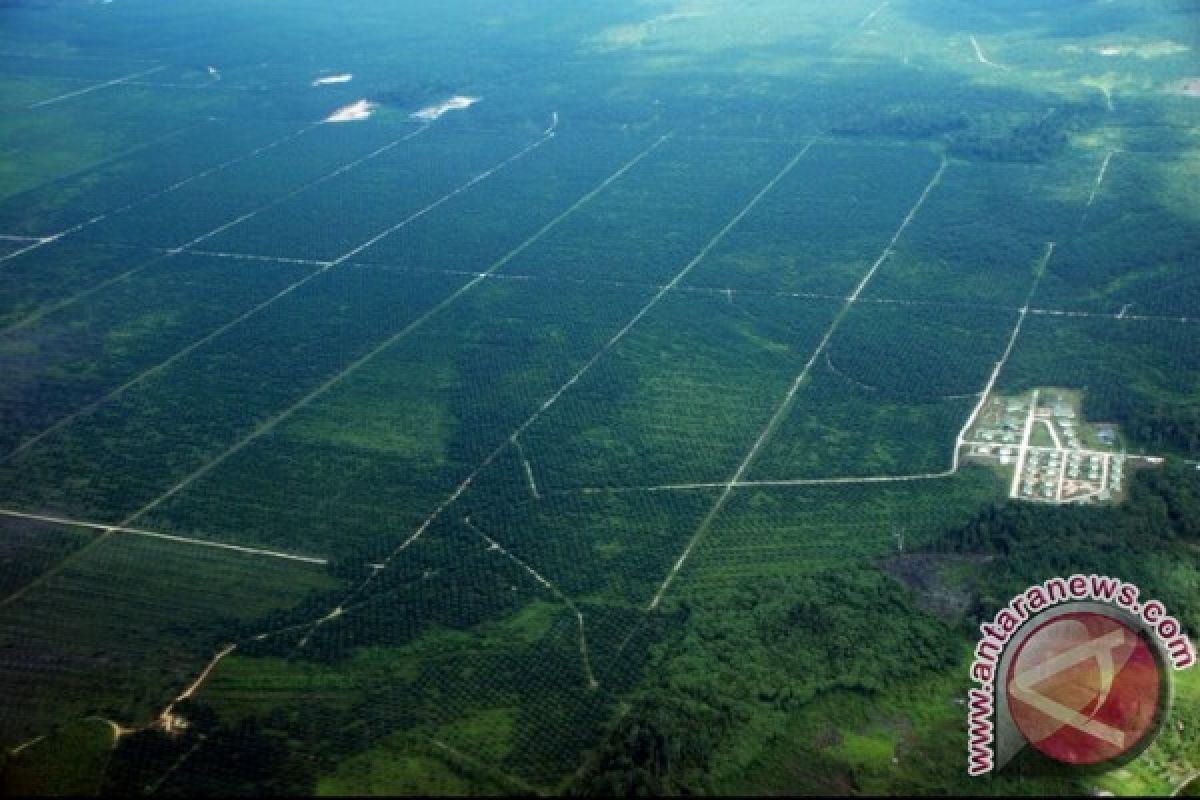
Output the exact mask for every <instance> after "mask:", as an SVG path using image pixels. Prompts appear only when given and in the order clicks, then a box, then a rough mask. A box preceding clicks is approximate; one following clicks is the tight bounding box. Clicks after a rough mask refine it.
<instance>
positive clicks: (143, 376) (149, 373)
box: [0, 126, 428, 464]
mask: <svg viewBox="0 0 1200 800" xmlns="http://www.w3.org/2000/svg"><path fill="white" fill-rule="evenodd" d="M426 130H428V126H425V127H422V128H418V129H417V130H415V131H413V132H412V133H409V134H407V135H406V136H403V137H401V138H399V139H396V140H394V141H391V142H389V143H388V144H386V145H384V146H383V147H380V148H378V149H376V150H374V151H372V152H371V153H368V154H367V155H365V156H363V157H361V158H359V159H356V160H355V161H351V162H349V163H347V164H343V165H342V166H341V167H338V168H337V169H336V170H334V171H333V172H330V173H327V174H325V175H322V176H320V177H319V178H317V179H315V180H313V181H309V182H308V183H306V184H304V185H303V186H300V187H298V188H296V189H293V190H292V191H291V192H288V193H287V194H285V195H282V196H280V197H277V198H275V199H274V200H272V201H271V202H270V203H268V204H267V205H264V206H260V207H258V208H256V209H254V210H253V211H249V212H247V213H245V214H242V215H241V216H240V217H238V218H237V219H235V220H232V221H230V222H226V223H225V224H223V225H221V226H219V227H217V228H214V229H213V230H211V231H209V232H208V233H205V234H204V235H202V236H199V237H197V238H195V239H193V240H192V241H190V242H188V243H187V244H185V245H183V246H182V247H178V248H174V249H172V250H170V251H168V254H167V256H166V257H167V258H169V257H171V256H175V255H178V254H179V253H182V252H184V251H187V250H188V249H189V248H191V247H192V245H194V244H198V243H200V242H202V241H204V240H205V239H208V238H209V237H211V236H216V235H217V234H219V233H221V232H222V231H225V230H228V229H229V228H232V227H234V226H235V225H238V224H239V223H242V222H245V221H246V220H248V219H250V218H252V217H254V216H257V215H258V214H261V213H262V212H264V211H268V210H270V209H272V208H274V207H275V206H277V205H279V204H280V203H285V202H287V201H288V200H290V199H292V198H293V197H295V196H296V195H299V194H301V193H303V192H305V191H308V190H309V189H312V188H313V187H314V186H318V185H320V184H322V183H324V182H326V181H328V180H332V179H333V178H336V177H337V176H339V175H342V174H345V173H346V172H349V171H350V170H352V169H355V168H356V167H358V166H361V165H362V164H364V163H366V162H367V161H370V160H371V159H374V158H376V157H378V156H380V155H383V154H384V153H386V152H388V151H390V150H392V149H393V148H395V147H397V146H398V145H400V144H402V143H404V142H406V141H408V140H409V139H412V138H413V137H415V136H418V135H420V134H421V133H423V132H425V131H426ZM337 263H338V262H336V261H331V262H329V263H327V264H325V265H324V266H323V267H321V268H320V269H317V270H314V271H312V272H310V273H309V274H307V275H305V276H304V277H303V278H300V279H299V280H297V281H293V282H292V283H291V284H289V285H288V286H285V287H284V288H283V289H282V290H281V291H279V292H277V293H275V294H274V295H272V296H271V297H268V298H267V299H266V300H264V301H262V302H260V303H259V304H258V305H256V306H254V307H252V308H250V309H249V310H248V311H246V312H244V313H242V314H240V315H239V316H237V317H235V318H233V319H232V320H230V321H229V322H226V323H225V324H223V325H220V326H218V327H216V328H214V329H213V330H211V331H209V332H208V333H207V334H205V335H204V336H201V337H200V338H199V339H196V340H194V341H192V342H191V343H190V344H188V345H187V346H186V347H184V348H183V349H182V350H179V351H177V352H176V353H175V354H173V355H171V356H169V357H168V358H167V359H166V360H164V361H160V362H159V363H158V364H156V365H154V366H153V367H150V368H149V369H147V370H144V371H143V372H141V373H139V374H137V375H135V376H134V377H132V378H130V379H129V380H128V381H126V382H125V383H123V384H121V385H120V386H118V387H116V388H115V389H113V390H111V391H109V392H108V393H107V394H104V395H102V396H100V397H99V398H97V399H96V400H93V401H92V402H90V403H88V404H87V405H85V406H83V407H82V408H80V409H78V410H76V411H74V412H72V413H70V414H68V415H67V416H65V417H62V418H60V419H59V420H57V421H56V422H54V423H53V424H51V425H50V426H49V427H48V428H46V429H44V430H42V431H41V432H40V433H38V434H36V435H35V436H33V437H31V438H29V439H26V440H25V441H24V442H22V443H21V444H20V445H18V446H17V447H16V448H15V449H13V450H11V451H9V452H8V453H6V454H5V455H3V456H0V464H4V463H7V462H8V461H9V460H11V459H12V458H14V457H16V456H17V455H19V454H21V453H23V452H25V451H26V450H28V449H29V448H31V447H33V446H34V445H36V444H37V443H38V442H40V441H42V440H43V439H45V438H46V437H47V436H50V435H52V434H53V433H54V432H55V431H58V430H61V429H62V428H64V427H66V426H67V425H69V424H71V423H72V422H74V421H75V420H77V419H79V418H80V417H81V416H84V415H86V414H90V413H92V412H93V411H95V410H96V409H97V408H99V407H100V406H102V405H104V404H105V403H107V402H109V401H111V400H113V399H115V398H117V397H119V396H120V395H122V394H124V393H125V392H127V391H128V390H129V389H131V388H133V387H134V386H137V385H138V384H140V383H142V382H144V381H146V380H147V379H149V378H151V377H153V376H155V375H157V374H159V373H161V372H163V371H164V370H166V369H169V368H170V367H171V366H173V365H174V364H176V363H178V362H179V361H180V360H182V359H184V358H186V357H187V356H189V355H190V354H192V353H193V352H195V351H196V350H197V349H199V348H201V347H203V346H204V345H206V344H208V343H209V342H211V341H213V340H214V339H217V338H218V337H220V336H222V335H224V334H225V333H227V332H228V331H230V330H231V329H233V328H235V327H236V326H238V325H240V324H241V323H243V322H245V321H246V320H248V319H250V318H251V317H253V316H255V315H257V314H258V313H259V312H260V311H262V310H263V309H265V308H267V307H268V306H270V305H272V304H273V303H275V302H276V301H277V300H280V299H282V298H284V297H286V296H287V295H289V294H291V293H292V292H294V291H296V290H297V289H299V288H300V287H302V286H304V285H305V284H307V283H309V282H310V281H313V280H315V279H316V278H317V277H319V276H320V275H322V274H324V273H325V272H327V271H328V270H330V269H332V268H333V267H335V266H336V265H337Z"/></svg>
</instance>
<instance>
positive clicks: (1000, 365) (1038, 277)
mask: <svg viewBox="0 0 1200 800" xmlns="http://www.w3.org/2000/svg"><path fill="white" fill-rule="evenodd" d="M1053 256H1054V242H1046V254H1045V255H1044V256H1042V260H1041V262H1040V263H1039V264H1038V265H1037V267H1036V268H1035V272H1034V277H1033V285H1032V286H1030V287H1029V293H1028V294H1026V295H1025V305H1024V306H1022V308H1021V311H1020V313H1019V314H1018V316H1017V324H1016V325H1015V326H1014V327H1013V332H1012V336H1010V337H1009V339H1008V346H1007V347H1005V348H1004V353H1003V355H1001V357H1000V360H999V361H997V362H996V368H995V369H994V370H992V375H991V377H990V378H989V379H988V382H987V385H986V386H984V387H983V392H982V393H980V395H979V402H978V403H977V404H976V405H975V410H974V411H972V412H971V416H970V417H968V418H967V423H966V424H965V425H963V427H962V430H961V431H959V433H958V438H957V439H955V440H954V461H953V462H952V470H951V471H953V472H957V471H958V465H959V458H960V454H961V451H962V447H963V444H964V443H965V439H966V435H967V431H969V430H970V429H971V426H972V425H974V424H975V420H976V419H977V418H978V417H979V412H981V411H983V405H984V403H985V402H987V398H988V395H989V394H991V392H992V387H994V386H995V385H996V381H997V380H998V379H999V378H1000V372H1001V371H1002V370H1003V369H1004V365H1005V364H1006V363H1008V357H1009V356H1010V355H1012V351H1013V348H1014V347H1016V344H1017V337H1018V336H1020V335H1021V327H1022V326H1023V325H1024V324H1025V317H1027V316H1028V315H1029V304H1030V303H1032V302H1033V297H1034V295H1035V294H1036V293H1037V290H1038V286H1039V285H1041V282H1042V276H1043V275H1045V274H1046V268H1047V267H1048V266H1049V264H1050V259H1051V258H1052V257H1053ZM1016 471H1017V473H1019V472H1020V465H1019V464H1018V466H1017V470H1016Z"/></svg>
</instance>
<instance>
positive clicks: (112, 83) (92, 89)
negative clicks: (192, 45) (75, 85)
mask: <svg viewBox="0 0 1200 800" xmlns="http://www.w3.org/2000/svg"><path fill="white" fill-rule="evenodd" d="M165 69H166V67H151V68H150V69H145V70H142V71H141V72H135V73H133V74H131V75H125V76H123V77H120V78H113V79H112V80H110V81H104V82H103V83H97V84H93V85H92V86H85V87H84V88H82V89H76V90H75V91H73V92H67V93H66V94H60V95H59V96H58V97H51V98H49V99H47V100H39V101H38V102H36V103H32V104H30V105H28V106H26V107H25V110H26V111H33V110H34V109H37V108H44V107H46V106H49V105H54V104H55V103H61V102H63V101H64V100H70V99H71V98H73V97H79V96H80V95H84V94H90V93H91V92H96V91H99V90H100V89H107V88H108V87H109V86H116V85H117V84H119V83H125V82H126V81H132V80H135V79H137V78H142V77H145V76H146V75H153V74H155V73H156V72H162V71H163V70H165Z"/></svg>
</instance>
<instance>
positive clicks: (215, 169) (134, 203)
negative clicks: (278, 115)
mask: <svg viewBox="0 0 1200 800" xmlns="http://www.w3.org/2000/svg"><path fill="white" fill-rule="evenodd" d="M320 124H321V123H319V122H310V123H309V124H307V125H305V126H304V127H303V128H300V129H299V130H296V131H293V132H292V133H289V134H287V135H286V136H283V137H281V138H279V139H275V140H274V141H271V142H267V143H266V144H264V145H260V146H258V147H256V148H254V149H253V150H251V151H249V152H248V153H243V154H242V155H239V156H234V157H233V158H231V159H228V160H226V161H223V162H221V163H220V164H217V165H215V166H212V167H207V168H205V169H203V170H201V171H200V172H197V173H196V174H195V175H191V176H189V177H187V178H183V179H182V180H178V181H176V182H175V183H172V184H171V185H169V186H167V187H166V188H164V189H156V190H155V191H153V192H151V193H150V194H148V195H145V196H143V197H140V198H138V199H137V200H131V201H130V202H128V203H126V204H125V205H123V206H120V207H118V208H114V209H109V210H108V211H105V212H103V213H100V214H97V215H96V216H94V217H91V218H90V219H86V220H84V221H83V222H79V223H76V224H75V225H72V226H71V227H69V228H66V229H65V230H62V231H59V232H58V233H56V234H53V235H52V236H47V237H45V238H44V239H43V240H42V241H41V242H39V243H38V244H37V247H41V246H42V245H45V244H49V243H50V242H57V241H58V240H59V239H63V238H65V237H67V236H71V235H74V234H76V233H78V232H79V231H81V230H84V229H85V228H89V227H91V226H92V225H96V224H98V223H100V222H103V221H104V220H106V219H108V218H109V217H113V216H116V215H118V214H124V213H125V212H127V211H130V210H132V209H134V208H137V207H138V206H141V205H144V204H145V203H148V202H150V201H151V200H155V199H157V198H159V197H162V196H164V195H167V194H170V193H171V192H174V191H178V190H179V189H182V188H183V187H185V186H187V185H188V184H190V183H193V182H195V181H198V180H203V179H204V178H207V177H208V176H210V175H216V174H217V173H219V172H223V171H224V170H226V169H229V168H230V167H232V166H235V165H237V164H240V163H242V162H243V161H248V160H250V159H252V158H255V157H257V156H259V155H262V154H263V153H265V152H267V151H268V150H273V149H274V148H276V147H278V146H279V145H281V144H284V143H286V142H290V141H291V140H293V139H297V138H299V137H300V136H303V135H304V134H306V133H308V132H309V131H312V130H314V129H315V128H317V126H319V125H320ZM31 249H33V248H27V249H26V250H21V251H18V252H16V253H9V254H8V255H6V256H3V257H0V265H2V264H3V263H4V262H5V261H8V260H9V259H12V258H16V257H17V256H19V255H21V254H22V253H24V252H27V251H28V250H31ZM165 257H166V256H160V257H158V258H155V259H152V260H151V261H148V262H146V263H144V264H140V265H138V266H137V267H134V268H133V269H132V270H129V271H128V272H126V273H125V275H126V276H127V275H131V274H133V273H134V272H137V271H138V270H141V269H145V268H146V267H148V266H150V265H151V264H154V263H157V262H158V261H161V260H162V258H165ZM111 282H112V280H109V281H105V282H104V283H102V284H99V285H98V286H94V287H92V288H90V289H85V290H84V291H83V292H80V293H79V294H77V295H75V296H74V297H72V298H69V299H68V300H66V301H63V302H62V303H59V304H57V305H55V306H53V307H51V308H50V309H49V310H48V311H44V312H41V313H35V314H34V315H33V316H32V317H26V318H25V319H24V320H19V321H18V322H16V323H14V324H12V325H9V326H8V327H6V328H4V329H3V330H0V335H4V334H6V333H8V332H9V331H10V330H13V329H14V328H15V327H19V326H24V325H25V324H27V323H28V321H32V319H37V318H40V317H42V316H44V315H45V314H46V313H49V311H55V310H58V309H59V308H61V307H63V306H66V305H70V303H72V302H74V301H75V300H76V299H78V298H82V297H86V296H87V295H89V294H92V293H93V292H95V291H97V290H99V289H100V288H103V287H104V286H106V285H108V284H109V283H111Z"/></svg>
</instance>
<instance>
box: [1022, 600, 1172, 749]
mask: <svg viewBox="0 0 1200 800" xmlns="http://www.w3.org/2000/svg"><path fill="white" fill-rule="evenodd" d="M1005 685H1006V689H1007V691H1006V694H1007V696H1008V709H1009V712H1010V713H1011V714H1012V720H1013V723H1014V724H1015V725H1016V727H1017V729H1018V730H1019V731H1020V732H1021V735H1022V736H1024V737H1025V739H1026V741H1028V742H1029V743H1030V744H1031V745H1033V746H1034V747H1036V748H1037V749H1038V750H1040V751H1041V752H1043V753H1045V754H1046V755H1048V756H1050V757H1051V758H1054V759H1057V760H1058V761H1063V762H1066V763H1068V764H1098V763H1100V762H1102V761H1108V760H1110V759H1113V758H1117V757H1118V756H1121V755H1123V754H1125V753H1128V752H1129V751H1131V750H1133V749H1134V748H1135V747H1137V746H1138V745H1139V744H1141V743H1142V742H1143V741H1144V740H1145V738H1146V736H1147V734H1149V733H1151V732H1152V729H1153V728H1154V727H1155V724H1156V722H1157V720H1158V718H1159V714H1158V711H1159V704H1160V702H1161V689H1162V686H1163V683H1162V678H1161V677H1160V675H1159V664H1158V661H1157V659H1156V658H1155V657H1154V653H1153V652H1152V651H1151V649H1150V647H1149V646H1148V645H1147V644H1146V642H1145V641H1144V640H1143V639H1142V637H1141V636H1139V635H1138V634H1137V632H1135V631H1134V630H1133V629H1131V628H1130V627H1129V626H1127V625H1126V624H1125V623H1123V622H1121V621H1119V620H1117V619H1115V618H1113V617H1110V616H1108V615H1106V614H1102V613H1097V612H1091V611H1079V612H1072V613H1068V614H1063V615H1061V616H1058V617H1055V618H1054V619H1052V620H1049V621H1048V622H1045V623H1044V624H1042V625H1041V626H1039V627H1038V628H1036V629H1034V631H1033V632H1032V633H1030V634H1029V636H1028V637H1027V638H1026V639H1025V641H1023V642H1022V643H1021V645H1020V648H1019V649H1018V650H1017V652H1016V654H1015V655H1014V657H1013V659H1012V662H1011V664H1010V666H1009V669H1008V675H1007V677H1006V684H1005Z"/></svg>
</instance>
